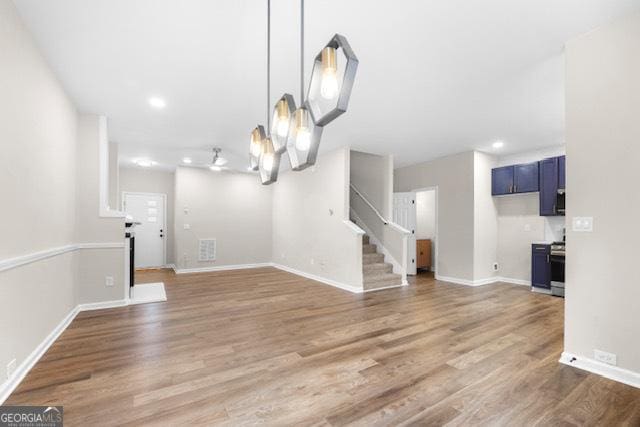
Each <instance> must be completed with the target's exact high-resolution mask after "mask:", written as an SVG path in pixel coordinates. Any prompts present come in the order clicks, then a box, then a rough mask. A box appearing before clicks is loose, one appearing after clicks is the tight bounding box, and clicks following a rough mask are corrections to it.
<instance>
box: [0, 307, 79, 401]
mask: <svg viewBox="0 0 640 427" xmlns="http://www.w3.org/2000/svg"><path fill="white" fill-rule="evenodd" d="M79 311H80V310H79V308H78V306H76V307H74V308H73V309H72V310H71V311H70V312H69V314H67V315H66V316H65V317H64V319H62V321H60V323H58V325H57V326H56V327H55V328H53V331H51V333H50V334H49V335H47V337H46V338H45V339H44V340H43V341H42V342H41V343H40V344H38V346H37V347H36V348H35V349H34V350H33V351H32V352H31V354H29V356H27V358H26V359H24V360H23V361H22V363H20V365H19V366H18V367H17V368H16V371H15V372H14V374H13V376H12V377H11V378H9V379H8V380H6V381H5V382H4V383H2V385H0V405H2V404H3V403H4V401H5V400H7V398H8V397H9V395H10V394H11V393H13V390H15V389H16V387H18V384H20V382H22V380H23V379H24V377H25V376H27V374H28V373H29V371H30V370H31V368H33V367H34V366H35V364H36V363H38V360H40V358H41V357H42V355H43V354H45V353H46V351H47V350H48V349H49V347H51V344H53V343H54V342H55V340H56V339H58V337H59V336H60V334H62V333H63V332H64V330H65V329H67V326H69V324H70V323H71V322H72V321H73V319H75V317H76V315H77V314H78V312H79Z"/></svg>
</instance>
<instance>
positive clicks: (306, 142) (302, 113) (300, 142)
mask: <svg viewBox="0 0 640 427" xmlns="http://www.w3.org/2000/svg"><path fill="white" fill-rule="evenodd" d="M310 146H311V132H310V131H309V116H308V112H307V110H305V109H304V108H299V109H297V110H296V149H297V150H299V151H307V150H308V149H309V147H310Z"/></svg>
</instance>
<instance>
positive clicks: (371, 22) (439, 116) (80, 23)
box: [15, 0, 640, 170]
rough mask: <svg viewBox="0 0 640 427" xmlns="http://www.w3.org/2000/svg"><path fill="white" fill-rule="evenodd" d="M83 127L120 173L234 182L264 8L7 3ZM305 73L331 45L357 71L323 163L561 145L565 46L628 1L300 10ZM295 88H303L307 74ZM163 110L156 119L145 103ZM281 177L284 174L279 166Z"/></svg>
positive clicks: (102, 1)
mask: <svg viewBox="0 0 640 427" xmlns="http://www.w3.org/2000/svg"><path fill="white" fill-rule="evenodd" d="M272 3H273V4H272V102H271V103H270V104H271V105H273V104H274V103H275V100H276V99H277V98H279V97H280V95H281V94H282V93H283V92H289V93H291V94H293V95H294V96H295V98H296V101H298V99H299V83H298V82H299V74H298V73H299V59H300V58H299V21H298V14H299V1H297V0H274V1H273V2H272ZM15 4H16V6H17V7H18V9H19V12H20V13H21V15H22V17H23V19H24V20H25V22H26V24H27V26H28V27H29V29H30V30H31V32H32V33H33V34H34V36H35V38H36V41H37V43H38V44H39V46H40V47H41V48H42V50H43V51H44V54H45V56H46V58H47V60H48V61H49V63H50V64H51V65H52V67H53V69H54V71H55V72H56V74H57V76H58V77H59V78H60V80H61V82H62V84H63V86H64V87H65V89H66V90H67V92H68V93H69V94H70V96H71V97H72V99H73V100H74V101H75V103H76V105H77V106H78V109H79V110H80V111H82V112H91V113H99V114H105V115H106V116H107V117H108V118H109V137H110V140H111V141H113V142H117V143H118V144H119V145H120V153H121V156H122V157H121V158H122V162H124V164H129V163H130V162H131V161H132V159H135V158H138V157H149V158H151V159H153V160H155V161H157V162H158V163H159V164H158V167H165V168H171V167H175V165H176V164H178V163H179V162H180V159H181V158H182V157H184V156H190V157H193V158H194V160H195V162H196V163H206V162H210V158H211V155H210V154H209V148H212V147H213V146H218V147H221V148H222V149H223V154H224V155H225V156H226V157H228V158H229V159H230V162H229V165H228V166H229V167H230V168H232V169H237V170H245V169H246V166H247V163H248V156H247V154H246V153H247V150H248V141H249V133H250V131H251V129H252V128H253V127H254V126H255V125H256V124H258V123H261V124H264V123H265V121H266V112H265V110H266V108H267V104H266V71H265V66H266V60H265V55H266V52H265V47H266V24H265V15H266V0H216V1H212V0H171V1H170V0H55V1H42V0H15ZM305 9H306V22H305V26H306V35H305V38H306V41H305V58H304V63H305V66H306V70H307V72H308V71H309V69H310V66H311V63H312V60H313V57H314V56H315V54H316V53H317V52H318V50H319V49H320V48H321V47H322V46H323V45H324V44H325V43H326V42H327V41H328V40H329V39H330V38H331V36H332V35H333V34H334V33H336V32H338V33H341V34H343V35H345V36H347V38H348V39H349V41H350V43H351V45H352V47H353V49H354V51H355V53H356V55H357V56H358V58H359V60H360V66H359V69H358V75H357V78H356V83H355V86H354V89H353V92H352V97H351V104H350V106H349V111H348V112H347V113H346V114H344V115H343V116H341V117H340V118H339V119H337V120H336V121H334V122H333V123H331V124H330V125H329V126H328V127H327V128H326V129H325V132H324V135H323V141H322V145H321V147H322V148H321V151H326V150H330V149H333V148H336V147H339V146H342V145H350V146H352V147H353V148H355V149H358V150H361V151H368V152H373V153H380V154H393V155H394V156H395V163H396V166H402V165H407V164H411V163H417V162H420V161H425V160H429V159H432V158H436V157H440V156H443V155H446V154H451V153H456V152H461V151H465V150H469V149H479V150H487V151H491V150H493V149H492V148H491V144H492V142H494V141H496V140H502V141H504V143H505V145H504V148H502V149H501V150H500V151H499V153H500V154H510V153H515V152H521V151H525V150H530V149H537V148H540V147H546V146H552V145H558V144H562V143H563V142H564V95H563V92H564V83H563V76H564V66H563V61H564V59H563V44H564V43H565V41H567V40H568V39H570V38H572V37H574V36H576V35H579V34H581V33H584V32H586V31H589V30H591V29H593V28H595V27H596V26H598V25H601V24H603V23H605V22H608V21H611V20H613V19H615V18H616V17H618V16H621V15H624V14H628V13H631V12H633V11H637V10H640V0H535V1H534V0H529V1H524V0H520V1H514V0H485V1H483V2H469V1H468V0H411V1H410V0H404V1H402V0H398V1H393V2H392V1H377V2H373V1H371V0H350V1H344V0H342V1H339V0H313V1H307V2H306V3H305ZM307 77H308V73H307ZM152 96H159V97H162V98H163V99H165V100H166V103H167V106H166V108H164V109H162V110H156V109H153V108H151V107H150V106H149V104H148V99H149V98H150V97H152ZM283 163H285V164H286V163H288V161H287V160H286V159H283Z"/></svg>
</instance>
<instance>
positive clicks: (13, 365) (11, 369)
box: [7, 359, 16, 380]
mask: <svg viewBox="0 0 640 427" xmlns="http://www.w3.org/2000/svg"><path fill="white" fill-rule="evenodd" d="M15 372H16V359H13V360H12V361H11V362H9V363H7V379H8V380H10V379H11V378H12V377H13V374H14V373H15Z"/></svg>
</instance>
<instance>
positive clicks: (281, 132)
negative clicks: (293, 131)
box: [276, 99, 289, 138]
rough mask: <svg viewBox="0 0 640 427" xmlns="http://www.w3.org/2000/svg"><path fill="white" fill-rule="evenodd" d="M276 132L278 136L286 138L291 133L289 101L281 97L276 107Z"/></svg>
mask: <svg viewBox="0 0 640 427" xmlns="http://www.w3.org/2000/svg"><path fill="white" fill-rule="evenodd" d="M276 121H277V123H276V132H277V133H278V136H281V137H282V138H286V136H287V134H288V133H289V108H288V105H287V101H285V100H284V99H281V100H280V101H278V105H277V107H276Z"/></svg>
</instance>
